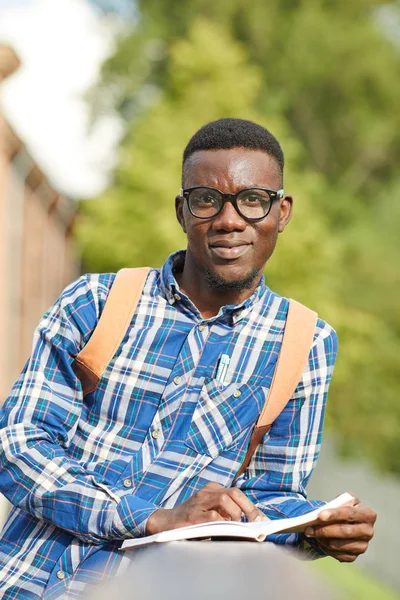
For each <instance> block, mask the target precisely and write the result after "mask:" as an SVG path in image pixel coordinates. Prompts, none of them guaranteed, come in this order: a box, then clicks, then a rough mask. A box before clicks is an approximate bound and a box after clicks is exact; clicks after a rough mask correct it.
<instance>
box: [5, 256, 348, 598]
mask: <svg viewBox="0 0 400 600" xmlns="http://www.w3.org/2000/svg"><path fill="white" fill-rule="evenodd" d="M182 262H183V254H182V253H176V254H175V255H172V256H171V257H170V258H169V259H168V261H167V262H166V263H165V265H164V266H163V267H162V269H161V270H160V269H153V270H151V272H150V275H149V276H148V279H147V282H146V285H145V288H144V291H143V294H142V297H141V300H140V303H139V305H138V308H137V310H136V314H135V315H134V317H133V319H132V322H131V324H130V326H129V328H128V330H127V332H126V335H125V338H124V340H123V342H122V344H121V345H120V347H119V348H118V350H117V352H116V354H115V356H114V358H113V359H112V361H111V363H110V364H109V366H108V368H107V370H106V372H105V374H104V376H103V378H102V380H101V382H100V384H99V386H98V388H97V390H96V391H95V392H92V393H90V394H88V395H87V396H85V397H83V396H82V390H81V385H80V382H79V381H78V380H77V379H76V376H75V374H74V371H73V370H72V368H71V363H72V361H73V358H74V356H75V355H76V354H78V352H79V351H80V350H81V348H82V347H83V346H84V345H85V343H86V342H87V341H88V339H89V338H90V335H91V333H92V332H93V329H94V328H95V326H96V323H97V320H98V318H99V315H100V314H101V311H102V309H103V306H104V303H105V301H106V298H107V294H108V292H109V290H110V287H111V285H112V283H113V280H114V277H115V275H113V274H105V275H85V276H83V277H81V278H80V279H78V280H77V281H75V282H74V283H72V284H71V285H70V286H69V287H67V289H66V290H65V291H64V292H63V294H62V295H61V296H60V298H59V299H58V300H57V302H56V303H55V304H54V306H53V307H52V308H50V310H49V311H48V312H47V313H46V315H45V316H44V318H43V320H42V321H41V323H40V324H39V326H38V328H37V330H36V332H35V336H34V342H33V350H32V355H31V358H30V360H29V361H28V363H27V364H26V366H25V368H24V370H23V372H22V374H21V375H20V377H19V379H18V380H17V382H16V383H15V385H14V387H13V389H12V391H11V394H10V396H9V398H8V399H7V400H6V402H5V404H4V406H3V409H2V411H1V413H0V427H1V431H0V438H1V439H0V443H1V468H0V490H1V491H2V492H3V493H4V494H5V495H6V496H7V498H8V499H9V500H10V502H11V503H12V504H13V505H14V508H13V510H12V511H11V514H10V516H9V518H8V520H7V522H6V525H5V527H4V530H3V532H2V537H1V540H0V590H1V597H2V598H3V599H4V600H11V599H15V598H21V599H22V598H23V599H30V600H36V599H37V600H38V599H39V598H44V599H46V600H51V599H54V598H75V597H78V596H79V595H80V594H81V593H82V591H83V590H84V589H85V586H87V585H88V584H89V585H90V583H91V582H98V581H99V580H101V579H102V578H103V577H106V576H108V575H110V574H115V573H117V572H118V573H119V572H121V569H122V568H123V565H124V562H125V561H126V560H127V558H126V554H127V553H121V551H119V550H118V548H119V546H120V544H121V541H122V540H124V539H126V538H131V537H136V536H142V535H144V534H145V529H146V522H147V519H148V517H149V516H150V515H151V513H152V512H153V511H154V510H156V509H157V508H159V507H164V508H171V507H173V506H175V505H176V504H179V503H182V502H184V501H185V500H187V499H188V498H190V496H192V495H193V494H194V493H195V492H196V491H197V490H199V489H200V488H201V487H202V486H204V485H205V484H206V483H207V482H210V481H216V482H218V483H220V484H222V485H223V486H227V487H229V486H230V485H231V484H232V480H233V478H234V476H235V473H236V472H237V470H238V468H239V466H240V464H241V463H242V461H243V458H244V455H245V453H246V449H247V445H248V442H249V438H250V434H251V431H252V428H253V426H254V424H255V422H256V421H257V418H258V415H259V413H260V411H261V409H262V407H263V405H264V401H265V398H266V395H267V393H268V389H269V387H270V384H271V379H272V376H273V373H274V369H275V364H276V360H277V357H278V354H279V350H280V346H281V341H282V335H283V331H284V327H285V319H286V314H287V309H288V300H287V299H286V298H282V297H281V296H278V295H277V294H274V293H273V292H271V291H270V290H269V289H268V288H267V287H266V286H265V284H264V281H262V282H261V283H260V285H259V286H258V287H257V289H256V290H255V292H254V293H253V295H252V296H251V297H250V298H248V299H247V300H246V301H244V302H243V303H241V304H240V305H236V306H224V307H222V308H221V309H220V311H219V313H218V315H217V316H215V317H212V318H210V319H203V318H202V316H201V314H200V313H199V311H198V309H197V308H196V307H195V306H194V304H193V303H192V302H191V301H190V300H189V298H188V297H186V296H185V295H184V294H183V293H182V292H181V291H180V290H179V287H178V284H177V282H176V280H175V278H174V274H173V273H174V272H175V271H176V270H178V269H180V268H182ZM336 349H337V340H336V334H335V332H334V331H333V330H332V328H331V327H330V326H329V325H327V324H326V323H325V322H323V321H322V320H318V323H317V326H316V330H315V336H314V342H313V345H312V348H311V352H310V355H309V361H308V364H307V367H306V369H305V371H304V373H303V376H302V379H301V381H300V383H299V384H298V387H297V388H296V391H295V393H294V395H293V397H292V398H291V400H290V401H289V403H288V405H287V407H286V408H285V410H284V411H283V412H282V413H281V415H280V416H279V417H278V418H277V420H276V421H275V423H274V424H273V426H272V428H271V430H270V432H269V433H268V434H267V435H266V436H265V438H264V440H263V443H262V444H260V446H259V447H258V449H257V451H256V452H255V454H254V456H253V458H252V460H251V463H250V465H249V467H248V469H247V471H246V472H245V474H243V475H242V476H241V477H240V478H238V479H237V481H236V482H235V485H236V486H237V487H239V488H240V489H241V490H243V492H244V493H245V494H246V495H247V496H248V497H249V498H250V500H252V501H253V502H254V503H255V504H256V505H257V506H258V507H259V508H260V509H261V510H262V511H264V513H265V514H266V515H267V516H268V517H269V518H271V519H276V518H282V517H292V516H296V515H299V514H301V513H304V512H307V511H309V510H311V509H312V508H314V507H316V506H319V503H318V502H316V501H308V500H307V499H306V492H305V486H306V483H307V480H308V478H309V476H310V474H311V472H312V470H313V468H314V466H315V463H316V460H317V457H318V452H319V448H320V443H321V432H322V425H323V418H324V411H325V403H326V397H327V390H328V385H329V381H330V379H331V376H332V370H333V365H334V361H335V357H336ZM221 353H224V354H228V355H229V357H230V363H229V367H228V372H227V376H226V379H225V381H224V384H223V385H222V384H220V383H219V382H218V381H217V380H216V369H217V364H218V361H219V358H220V356H221ZM271 537H272V536H271ZM272 539H273V541H275V542H277V543H285V544H291V545H294V546H304V539H303V537H302V535H301V534H291V535H288V534H286V535H276V536H273V537H272ZM121 555H122V556H124V558H121Z"/></svg>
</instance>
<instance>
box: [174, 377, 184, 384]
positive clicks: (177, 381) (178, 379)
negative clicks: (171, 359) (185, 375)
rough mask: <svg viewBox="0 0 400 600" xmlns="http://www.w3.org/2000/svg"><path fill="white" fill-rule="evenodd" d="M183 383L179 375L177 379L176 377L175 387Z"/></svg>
mask: <svg viewBox="0 0 400 600" xmlns="http://www.w3.org/2000/svg"><path fill="white" fill-rule="evenodd" d="M181 381H182V377H179V375H177V377H174V383H175V385H179V384H180V382H181Z"/></svg>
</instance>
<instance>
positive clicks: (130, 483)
mask: <svg viewBox="0 0 400 600" xmlns="http://www.w3.org/2000/svg"><path fill="white" fill-rule="evenodd" d="M131 485H132V481H131V480H130V479H124V487H126V488H129V487H131Z"/></svg>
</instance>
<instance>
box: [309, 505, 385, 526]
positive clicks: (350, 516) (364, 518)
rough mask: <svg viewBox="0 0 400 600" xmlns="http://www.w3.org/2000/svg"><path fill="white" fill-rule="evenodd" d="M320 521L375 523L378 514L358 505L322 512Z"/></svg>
mask: <svg viewBox="0 0 400 600" xmlns="http://www.w3.org/2000/svg"><path fill="white" fill-rule="evenodd" d="M318 520H319V521H321V522H323V523H326V522H330V523H335V522H336V523H372V524H373V523H375V521H376V512H375V511H374V510H372V508H369V507H368V506H365V505H364V504H357V505H354V506H342V507H341V508H334V509H330V510H322V511H321V512H320V514H319V519H318Z"/></svg>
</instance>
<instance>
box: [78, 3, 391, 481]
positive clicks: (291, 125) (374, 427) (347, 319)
mask: <svg viewBox="0 0 400 600" xmlns="http://www.w3.org/2000/svg"><path fill="white" fill-rule="evenodd" d="M381 4H382V3H381V2H377V1H374V0H353V1H352V2H351V3H347V4H345V5H344V4H341V5H340V6H339V4H338V3H336V2H332V1H331V0H307V1H306V0H303V1H301V0H297V1H296V0H288V1H285V2H282V1H278V0H271V1H270V2H268V3H265V2H262V1H258V0H255V1H254V2H252V3H251V5H250V4H249V3H248V2H245V0H233V1H232V0H221V1H220V2H218V3H216V2H211V1H210V0H192V1H191V2H187V3H182V2H178V1H177V0H164V2H162V3H160V2H156V1H155V0H146V2H139V3H138V9H139V14H140V19H139V21H138V23H137V24H136V26H135V28H134V30H133V31H132V32H131V33H130V34H129V35H125V36H124V37H123V38H122V39H121V41H120V43H119V45H118V48H117V50H116V52H115V54H114V56H112V57H111V58H110V59H109V60H108V61H107V63H106V64H105V65H104V69H103V84H102V86H101V88H100V90H97V91H96V94H95V96H94V99H93V106H94V110H95V111H98V112H99V111H104V110H109V109H111V108H116V109H117V110H119V111H120V113H121V114H122V115H124V116H125V118H126V120H127V133H126V137H125V140H124V143H123V144H122V148H121V153H120V159H119V163H118V167H117V169H116V171H115V176H114V181H113V183H112V185H111V186H110V188H109V189H108V190H107V191H106V192H105V193H104V194H103V195H102V197H101V198H98V199H96V200H93V201H89V202H86V203H84V204H83V205H82V218H81V221H80V226H79V228H78V236H79V240H80V243H81V245H82V249H83V255H84V259H85V261H86V264H87V265H88V267H89V268H90V269H94V270H115V269H117V268H119V267H121V266H124V265H144V264H149V265H160V264H161V263H162V262H163V261H164V259H165V257H166V255H167V254H168V253H169V252H171V251H173V250H175V249H176V248H177V247H181V246H184V243H185V240H184V237H183V234H182V233H181V232H180V230H179V226H178V224H177V223H176V220H175V216H174V208H173V199H174V196H175V195H176V193H177V191H178V189H179V186H180V166H181V165H180V162H181V153H182V150H183V148H184V146H185V144H186V142H187V141H188V139H189V138H190V136H191V135H192V134H193V133H194V131H195V130H196V129H197V128H198V127H199V126H201V125H202V124H204V123H205V122H207V121H210V120H212V119H215V118H219V117H223V116H239V117H242V118H250V119H253V120H255V121H257V122H259V123H261V124H264V125H265V126H266V127H267V128H268V129H270V130H271V131H272V132H273V133H274V134H275V135H276V136H277V137H278V139H279V140H280V141H281V143H282V145H283V148H284V151H285V155H286V164H287V169H286V174H285V189H287V190H290V191H291V192H293V194H294V195H295V199H296V204H295V219H294V221H293V222H292V223H291V225H290V229H288V230H287V233H286V234H285V235H284V236H282V239H281V240H280V243H279V247H278V251H277V253H276V255H275V256H274V258H273V260H272V261H271V263H270V264H269V265H268V268H267V271H266V276H267V283H268V284H269V285H270V286H271V287H272V288H273V289H276V290H277V291H278V292H280V293H282V294H284V295H287V296H293V297H295V298H297V299H298V300H300V301H303V302H305V303H306V304H308V305H309V306H311V307H313V308H315V309H317V310H318V311H319V313H320V314H321V315H322V316H323V317H324V318H326V319H327V320H328V321H329V322H331V323H332V324H333V325H334V326H335V328H336V329H337V330H338V333H339V339H340V353H339V360H338V364H337V368H336V373H335V377H334V383H333V385H332V392H331V396H330V402H329V410H328V425H329V426H330V427H332V428H334V430H335V432H336V433H337V434H339V436H340V439H341V440H342V449H343V451H344V452H345V453H350V454H353V455H354V454H355V455H359V456H363V457H364V456H369V457H370V458H371V459H372V460H373V461H374V462H375V463H376V464H377V465H378V466H379V467H382V468H384V469H386V470H388V471H391V472H394V473H397V474H400V439H399V436H398V431H399V428H400V403H399V402H398V394H399V391H400V372H399V368H398V358H397V357H398V355H399V351H400V315H399V311H398V291H399V285H398V284H399V269H398V261H399V250H398V235H397V222H398V217H399V216H400V215H399V212H400V208H399V204H398V202H397V192H398V191H399V190H400V176H399V174H398V169H397V165H398V163H399V150H400V127H399V120H400V116H399V111H398V105H399V99H400V77H399V55H398V52H397V50H396V48H395V47H394V46H392V44H391V42H390V41H389V40H388V39H386V38H385V35H384V32H383V31H382V30H381V29H380V28H379V25H378V23H379V20H378V15H379V12H377V11H379V9H380V8H379V7H380V5H381ZM102 91H103V93H102Z"/></svg>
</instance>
